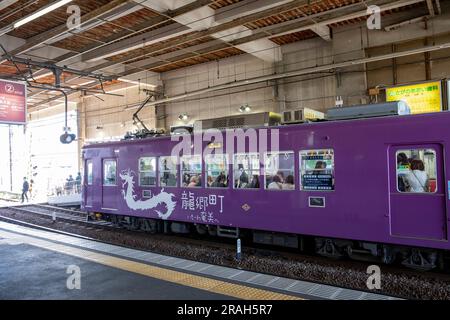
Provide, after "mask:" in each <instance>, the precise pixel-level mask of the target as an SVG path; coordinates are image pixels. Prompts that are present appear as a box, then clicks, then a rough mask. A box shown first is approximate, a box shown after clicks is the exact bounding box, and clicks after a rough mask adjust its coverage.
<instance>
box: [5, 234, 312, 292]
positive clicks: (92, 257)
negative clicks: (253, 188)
mask: <svg viewBox="0 0 450 320" xmlns="http://www.w3.org/2000/svg"><path fill="white" fill-rule="evenodd" d="M0 237H3V238H5V239H11V240H13V239H14V240H15V241H20V242H23V243H26V244H29V245H33V246H36V247H40V248H43V249H47V250H51V251H56V252H59V253H63V254H67V255H70V256H73V257H77V258H81V259H84V260H88V261H92V262H95V263H99V264H102V265H105V266H109V267H113V268H116V269H121V270H125V271H129V272H133V273H136V274H141V275H144V276H148V277H151V278H155V279H159V280H164V281H167V282H171V283H175V284H179V285H183V286H188V287H192V288H196V289H201V290H205V291H210V292H214V293H217V294H222V295H226V296H229V297H235V298H239V299H246V300H303V299H302V298H300V297H297V296H292V295H287V294H282V293H278V292H273V291H269V290H263V289H258V288H253V287H249V286H245V285H240V284H234V283H229V282H225V281H221V280H216V279H211V278H206V277H202V276H197V275H193V274H189V273H184V272H179V271H173V270H169V269H164V268H160V267H155V266H151V265H148V264H145V263H140V262H136V261H131V260H127V259H122V258H117V257H113V256H109V255H106V254H101V253H97V252H93V251H89V250H84V249H79V248H74V247H71V246H67V245H63V244H59V243H55V242H51V241H46V240H42V239H37V238H34V237H30V236H25V235H21V234H17V233H12V232H7V231H4V230H0Z"/></svg>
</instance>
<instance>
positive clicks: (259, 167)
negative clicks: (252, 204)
mask: <svg viewBox="0 0 450 320" xmlns="http://www.w3.org/2000/svg"><path fill="white" fill-rule="evenodd" d="M242 155H256V156H258V181H259V188H236V186H235V181H234V177H235V165H237V162H236V156H242ZM255 170H256V169H253V168H252V170H251V171H252V174H251V175H249V183H250V176H251V177H253V171H255ZM232 174H233V178H232V179H233V180H232V181H233V182H232V183H233V190H247V191H258V190H261V155H260V153H259V152H247V153H246V152H243V153H234V154H233V168H232Z"/></svg>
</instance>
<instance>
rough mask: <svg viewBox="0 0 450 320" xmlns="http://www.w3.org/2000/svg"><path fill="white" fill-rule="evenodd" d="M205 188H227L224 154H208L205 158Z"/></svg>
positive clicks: (225, 157)
mask: <svg viewBox="0 0 450 320" xmlns="http://www.w3.org/2000/svg"><path fill="white" fill-rule="evenodd" d="M205 165H206V186H207V187H208V188H226V187H228V159H227V155H226V154H214V155H213V154H208V155H206V157H205Z"/></svg>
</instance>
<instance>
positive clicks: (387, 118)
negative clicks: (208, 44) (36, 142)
mask: <svg viewBox="0 0 450 320" xmlns="http://www.w3.org/2000/svg"><path fill="white" fill-rule="evenodd" d="M449 116H450V111H442V112H439V113H424V114H411V115H391V116H382V117H371V118H359V119H345V120H324V121H316V122H305V123H298V124H289V125H278V126H259V127H251V128H253V129H282V130H295V129H299V128H305V129H306V128H310V127H330V126H345V125H355V124H358V125H361V124H362V123H368V124H369V123H370V124H377V123H383V122H387V123H388V122H392V121H397V120H398V121H399V122H402V121H409V120H414V119H420V118H431V119H435V118H442V117H449ZM449 126H450V123H449ZM230 129H244V130H245V129H249V127H242V128H230ZM226 130H227V129H222V130H219V131H221V132H225V131H226ZM200 133H201V132H194V133H193V134H194V135H195V134H200ZM171 137H172V135H169V134H166V135H161V136H154V137H147V138H142V139H130V140H127V139H122V140H118V141H102V142H94V143H90V144H85V145H84V146H83V149H89V148H102V147H109V146H119V145H124V144H139V143H142V142H149V141H158V140H165V139H171Z"/></svg>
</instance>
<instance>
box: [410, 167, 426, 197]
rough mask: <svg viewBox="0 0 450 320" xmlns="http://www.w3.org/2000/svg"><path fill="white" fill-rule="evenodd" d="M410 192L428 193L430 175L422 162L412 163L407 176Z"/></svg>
mask: <svg viewBox="0 0 450 320" xmlns="http://www.w3.org/2000/svg"><path fill="white" fill-rule="evenodd" d="M405 179H406V180H407V182H408V184H409V186H410V188H409V192H422V193H423V192H428V175H427V173H426V172H425V165H424V164H423V161H422V160H413V161H411V170H410V171H409V172H408V173H407V174H406V176H405Z"/></svg>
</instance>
